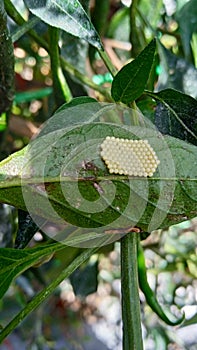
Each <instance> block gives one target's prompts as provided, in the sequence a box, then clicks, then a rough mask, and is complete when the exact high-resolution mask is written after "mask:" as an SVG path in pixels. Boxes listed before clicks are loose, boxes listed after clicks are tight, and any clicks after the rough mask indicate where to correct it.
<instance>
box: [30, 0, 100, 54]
mask: <svg viewBox="0 0 197 350" xmlns="http://www.w3.org/2000/svg"><path fill="white" fill-rule="evenodd" d="M25 2H26V4H27V7H28V8H29V10H30V11H31V12H32V13H33V14H34V15H36V16H37V17H39V18H40V19H41V20H42V21H44V22H46V23H47V24H49V25H51V26H54V27H57V28H60V29H63V30H65V31H66V32H68V33H70V34H72V35H74V36H77V37H79V38H81V39H85V40H87V41H88V42H89V43H90V44H92V45H93V46H95V47H96V48H98V49H99V50H101V49H102V43H101V41H100V38H99V36H98V34H97V32H96V30H95V28H94V27H93V24H92V23H91V21H90V18H89V17H88V15H87V14H86V12H85V11H84V9H83V7H82V6H81V4H80V2H79V1H78V0H70V1H66V2H65V1H64V0H42V1H39V2H35V1H34V0H26V1H25Z"/></svg>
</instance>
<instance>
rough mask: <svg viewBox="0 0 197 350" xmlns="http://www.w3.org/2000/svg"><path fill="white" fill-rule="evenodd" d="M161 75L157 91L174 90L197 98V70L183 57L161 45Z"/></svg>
mask: <svg viewBox="0 0 197 350" xmlns="http://www.w3.org/2000/svg"><path fill="white" fill-rule="evenodd" d="M159 56H160V67H161V73H160V74H159V79H158V82H157V90H158V91H160V90H163V89H166V88H172V89H176V90H179V91H180V92H184V93H185V94H187V95H190V96H192V97H194V98H197V69H196V68H195V67H194V65H192V64H191V63H189V62H188V61H186V60H185V59H184V58H182V57H178V56H176V55H174V54H173V53H172V52H171V51H169V50H167V49H166V48H165V47H164V46H163V45H161V44H160V45H159Z"/></svg>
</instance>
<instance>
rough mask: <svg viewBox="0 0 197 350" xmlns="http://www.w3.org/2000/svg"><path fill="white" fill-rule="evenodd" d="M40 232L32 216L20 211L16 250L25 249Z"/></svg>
mask: <svg viewBox="0 0 197 350" xmlns="http://www.w3.org/2000/svg"><path fill="white" fill-rule="evenodd" d="M38 230H39V228H38V226H37V225H36V224H35V222H34V221H33V220H32V218H31V216H30V215H29V214H28V213H27V212H26V211H24V210H21V209H19V210H18V231H17V233H16V239H15V248H17V249H23V248H25V247H26V245H27V244H28V243H29V241H30V240H31V239H32V237H33V236H34V234H35V233H36V232H37V231H38Z"/></svg>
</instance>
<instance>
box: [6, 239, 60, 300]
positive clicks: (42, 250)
mask: <svg viewBox="0 0 197 350" xmlns="http://www.w3.org/2000/svg"><path fill="white" fill-rule="evenodd" d="M63 248H65V246H64V245H63V244H60V243H55V244H51V245H43V246H40V247H37V248H31V249H25V250H18V249H12V248H0V299H1V298H2V296H3V295H4V294H5V292H6V291H7V289H8V287H9V286H10V284H11V282H12V280H13V279H14V278H15V277H16V276H18V275H19V274H21V273H22V272H23V271H25V270H27V269H28V268H29V267H31V266H33V265H34V264H36V263H38V262H40V261H41V260H42V259H43V257H46V256H48V255H49V256H50V255H51V254H53V253H54V252H55V251H57V250H60V249H63Z"/></svg>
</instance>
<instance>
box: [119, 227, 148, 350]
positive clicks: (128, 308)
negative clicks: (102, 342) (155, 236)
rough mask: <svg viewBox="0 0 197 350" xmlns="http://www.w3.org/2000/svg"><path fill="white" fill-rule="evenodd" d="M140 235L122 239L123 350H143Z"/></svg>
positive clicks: (135, 234) (127, 236)
mask: <svg viewBox="0 0 197 350" xmlns="http://www.w3.org/2000/svg"><path fill="white" fill-rule="evenodd" d="M138 236H139V233H137V232H132V233H129V234H127V235H125V236H124V237H123V238H122V239H121V243H120V244H121V288H122V320H123V350H143V341H142V330H141V319H140V299H139V286H138V265H137V244H138Z"/></svg>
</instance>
